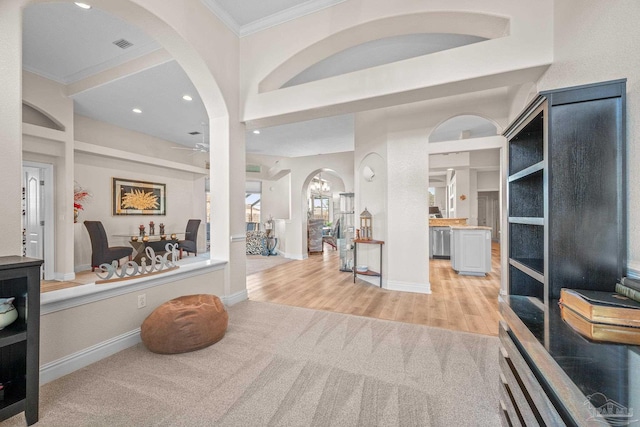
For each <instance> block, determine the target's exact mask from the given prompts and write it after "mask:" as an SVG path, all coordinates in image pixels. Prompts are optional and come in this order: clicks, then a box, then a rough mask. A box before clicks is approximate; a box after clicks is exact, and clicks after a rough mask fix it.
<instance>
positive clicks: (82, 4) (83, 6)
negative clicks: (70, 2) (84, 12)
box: [74, 1, 91, 9]
mask: <svg viewBox="0 0 640 427" xmlns="http://www.w3.org/2000/svg"><path fill="white" fill-rule="evenodd" d="M74 3H75V5H76V6H78V7H80V8H82V9H91V5H90V4H86V3H82V2H79V1H76V2H74Z"/></svg>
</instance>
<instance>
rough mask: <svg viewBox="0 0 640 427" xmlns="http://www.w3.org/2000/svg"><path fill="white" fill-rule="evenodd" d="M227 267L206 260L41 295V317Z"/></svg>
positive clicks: (214, 261) (216, 261) (218, 262)
mask: <svg viewBox="0 0 640 427" xmlns="http://www.w3.org/2000/svg"><path fill="white" fill-rule="evenodd" d="M226 264H227V262H226V261H218V260H206V261H202V262H193V263H190V264H184V265H181V266H180V268H178V269H176V270H171V271H167V272H166V273H164V274H157V275H154V276H144V275H143V276H138V277H135V278H131V280H123V281H120V282H113V283H103V284H100V285H96V284H95V283H90V284H88V285H80V286H74V287H73V288H67V289H60V290H57V291H51V292H45V293H43V294H42V295H41V296H40V314H41V315H45V314H49V313H54V312H56V311H60V310H66V309H69V308H72V307H77V306H80V305H84V304H89V303H92V302H96V301H100V300H103V299H107V298H113V297H115V296H119V295H124V294H128V293H131V292H138V291H140V290H142V289H148V288H153V287H155V286H161V285H164V284H167V283H171V282H175V281H176V280H181V279H186V278H189V277H194V276H200V275H203V274H207V273H210V272H212V271H216V270H221V269H223V268H224V267H225V265H226Z"/></svg>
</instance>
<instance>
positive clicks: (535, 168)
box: [509, 161, 544, 182]
mask: <svg viewBox="0 0 640 427" xmlns="http://www.w3.org/2000/svg"><path fill="white" fill-rule="evenodd" d="M541 171H544V161H540V162H538V163H536V164H534V165H531V166H529V167H528V168H525V169H523V170H521V171H520V172H516V173H514V174H513V175H511V176H509V182H515V181H518V180H521V179H525V178H528V177H529V176H530V175H533V174H535V173H536V172H541Z"/></svg>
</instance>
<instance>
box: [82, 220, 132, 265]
mask: <svg viewBox="0 0 640 427" xmlns="http://www.w3.org/2000/svg"><path fill="white" fill-rule="evenodd" d="M84 226H85V227H87V231H88V232H89V238H90V239H91V271H95V269H96V267H99V266H100V264H105V263H106V264H110V263H111V262H113V261H116V260H117V261H118V265H120V259H121V258H125V257H129V261H131V255H132V254H133V248H132V247H128V246H112V247H109V240H108V239H107V233H106V232H105V231H104V226H103V225H102V222H100V221H85V222H84Z"/></svg>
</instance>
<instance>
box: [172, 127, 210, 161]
mask: <svg viewBox="0 0 640 427" xmlns="http://www.w3.org/2000/svg"><path fill="white" fill-rule="evenodd" d="M201 124H202V132H198V131H193V132H189V135H194V136H195V135H202V142H196V145H195V146H194V147H171V148H173V149H175V150H190V151H193V152H194V154H195V153H197V152H200V153H208V152H209V144H207V143H206V142H205V135H206V132H205V131H206V127H207V124H206V123H204V122H203V123H201Z"/></svg>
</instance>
